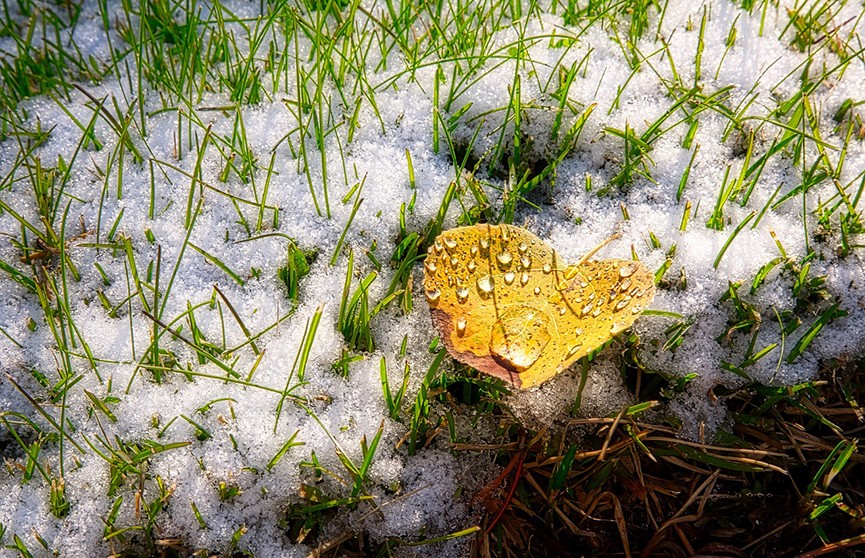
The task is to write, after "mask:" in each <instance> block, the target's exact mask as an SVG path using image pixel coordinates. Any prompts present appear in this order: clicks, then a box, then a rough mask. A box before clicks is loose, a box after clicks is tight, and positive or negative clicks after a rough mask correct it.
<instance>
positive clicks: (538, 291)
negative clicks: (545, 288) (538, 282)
mask: <svg viewBox="0 0 865 558" xmlns="http://www.w3.org/2000/svg"><path fill="white" fill-rule="evenodd" d="M535 294H536V295H539V294H541V288H540V287H535Z"/></svg>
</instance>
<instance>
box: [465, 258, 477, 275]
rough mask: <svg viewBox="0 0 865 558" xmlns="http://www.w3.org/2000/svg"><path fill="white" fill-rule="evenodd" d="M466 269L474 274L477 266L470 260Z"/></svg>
mask: <svg viewBox="0 0 865 558" xmlns="http://www.w3.org/2000/svg"><path fill="white" fill-rule="evenodd" d="M467 267H468V268H469V272H471V273H474V272H475V269H477V267H478V264H476V263H475V262H474V260H472V261H470V262H469V264H468V266H467Z"/></svg>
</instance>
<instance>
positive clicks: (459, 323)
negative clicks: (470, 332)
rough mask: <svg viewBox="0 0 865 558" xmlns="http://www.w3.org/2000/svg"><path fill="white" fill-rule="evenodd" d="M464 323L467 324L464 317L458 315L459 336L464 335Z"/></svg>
mask: <svg viewBox="0 0 865 558" xmlns="http://www.w3.org/2000/svg"><path fill="white" fill-rule="evenodd" d="M466 325H468V324H467V322H466V319H465V318H463V317H460V319H459V320H457V335H459V336H460V337H462V336H463V335H465V333H466Z"/></svg>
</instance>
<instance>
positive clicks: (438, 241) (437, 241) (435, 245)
mask: <svg viewBox="0 0 865 558" xmlns="http://www.w3.org/2000/svg"><path fill="white" fill-rule="evenodd" d="M433 248H435V251H436V252H437V253H439V254H441V253H442V250H444V245H443V244H442V241H441V239H440V238H437V239H435V242H433Z"/></svg>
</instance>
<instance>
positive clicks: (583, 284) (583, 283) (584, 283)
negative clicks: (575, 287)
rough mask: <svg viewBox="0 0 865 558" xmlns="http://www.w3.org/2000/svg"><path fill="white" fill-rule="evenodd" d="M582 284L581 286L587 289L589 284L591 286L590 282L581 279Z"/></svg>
mask: <svg viewBox="0 0 865 558" xmlns="http://www.w3.org/2000/svg"><path fill="white" fill-rule="evenodd" d="M580 286H581V287H582V288H584V289H585V288H586V287H588V286H589V284H588V283H586V282H585V281H581V282H580Z"/></svg>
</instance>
